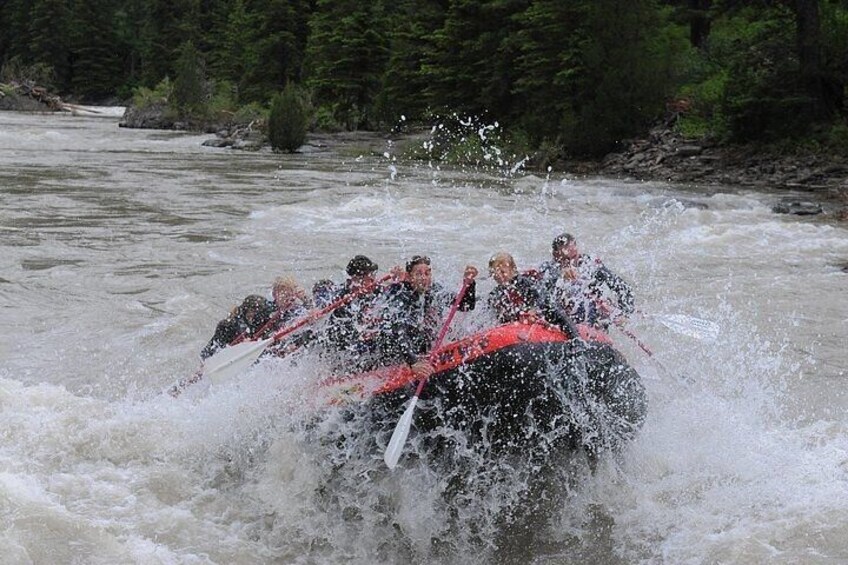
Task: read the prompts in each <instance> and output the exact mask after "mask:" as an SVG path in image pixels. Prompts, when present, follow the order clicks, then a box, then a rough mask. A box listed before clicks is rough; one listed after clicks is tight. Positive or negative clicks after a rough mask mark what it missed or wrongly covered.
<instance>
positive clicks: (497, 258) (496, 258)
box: [489, 251, 518, 271]
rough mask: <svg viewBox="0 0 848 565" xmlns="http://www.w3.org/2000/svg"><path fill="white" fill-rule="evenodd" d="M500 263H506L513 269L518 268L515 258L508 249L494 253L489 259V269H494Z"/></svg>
mask: <svg viewBox="0 0 848 565" xmlns="http://www.w3.org/2000/svg"><path fill="white" fill-rule="evenodd" d="M498 263H506V264H507V266H509V267H510V268H511V269H516V270H517V269H518V267H516V265H515V259H514V258H513V257H512V255H510V254H509V253H507V252H506V251H499V252H498V253H495V254H494V255H492V258H491V259H489V270H490V271H491V270H492V269H494V268H495V265H497V264H498Z"/></svg>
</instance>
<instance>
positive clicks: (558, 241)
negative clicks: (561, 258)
mask: <svg viewBox="0 0 848 565" xmlns="http://www.w3.org/2000/svg"><path fill="white" fill-rule="evenodd" d="M572 241H574V236H573V235H571V234H570V233H561V234H559V235H558V236H556V237H555V238H554V241H553V243H551V249H559V248H560V247H565V246H566V245H568V244H569V243H571V242H572Z"/></svg>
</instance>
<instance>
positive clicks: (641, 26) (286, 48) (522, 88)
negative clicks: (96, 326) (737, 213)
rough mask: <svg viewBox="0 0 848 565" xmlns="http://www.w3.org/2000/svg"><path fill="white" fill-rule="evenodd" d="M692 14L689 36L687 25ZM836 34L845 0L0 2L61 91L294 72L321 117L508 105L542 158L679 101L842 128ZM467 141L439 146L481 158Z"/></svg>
mask: <svg viewBox="0 0 848 565" xmlns="http://www.w3.org/2000/svg"><path fill="white" fill-rule="evenodd" d="M708 4H709V5H710V8H709V10H708V11H704V10H702V9H698V8H703V7H704V6H706V5H708ZM814 5H815V7H816V8H818V11H819V21H820V23H821V26H820V49H813V50H806V51H805V50H802V49H800V48H799V45H801V44H802V43H801V42H799V41H798V38H797V37H796V35H797V33H798V30H799V29H803V26H802V27H799V26H798V23H799V22H803V21H807V20H804V19H802V18H800V14H802V13H806V12H802V11H801V10H802V9H804V8H810V7H812V6H814ZM693 8H695V9H694V10H693ZM704 18H708V19H709V26H708V28H707V27H703V26H702V27H700V28H699V30H700V31H699V32H698V34H699V35H698V37H699V43H698V47H697V48H693V47H692V46H690V45H689V42H688V36H689V31H690V30H691V29H692V28H690V24H693V23H696V20H697V22H698V23H699V24H703V23H705V21H706V20H705V19H704ZM707 30H708V33H707ZM809 37H810V38H811V39H813V40H815V39H816V36H815V34H813V33H811V34H810V36H809ZM188 46H192V47H193V52H191V53H189V49H188ZM811 51H812V52H814V53H819V52H820V53H821V61H820V62H818V61H817V60H815V57H811V56H810V55H809V53H810V52H811ZM846 53H848V4H846V3H845V2H823V1H819V2H813V0H805V1H804V2H786V1H781V2H775V1H766V0H758V1H756V2H739V1H737V0H734V1H729V0H715V1H713V2H708V1H705V0H700V1H698V2H691V1H686V2H684V1H683V0H677V1H674V2H670V1H667V0H569V1H563V0H394V1H393V2H388V1H387V0H376V1H375V2H359V1H357V0H203V1H200V0H120V1H119V0H5V1H4V2H0V61H2V62H3V63H4V68H5V69H6V70H5V71H4V73H5V74H6V75H15V76H16V77H18V78H23V79H25V80H29V81H31V82H35V83H37V84H40V85H42V86H48V87H51V86H53V87H55V88H57V89H59V91H60V92H59V94H63V95H64V94H73V95H76V96H81V97H84V98H90V99H102V98H104V97H110V96H113V95H114V94H115V93H118V95H119V96H121V97H124V96H126V95H127V93H129V92H133V93H134V95H133V97H134V98H135V99H136V100H137V101H138V102H140V103H141V104H151V103H154V101H158V102H159V103H162V101H163V100H168V101H170V103H171V104H173V105H174V110H172V111H173V112H179V114H181V117H182V118H183V119H189V121H192V120H195V123H196V120H202V119H214V120H216V121H219V120H221V119H225V118H227V117H232V116H234V115H236V114H238V113H239V110H238V109H237V106H238V105H239V104H245V103H246V102H250V103H254V104H252V105H251V106H250V110H246V112H247V113H248V114H250V113H251V112H254V111H255V110H256V109H257V108H258V106H260V105H263V104H267V103H268V102H269V100H270V98H271V97H272V96H273V95H274V94H275V93H278V92H280V91H281V90H282V89H283V88H284V87H285V86H286V85H288V84H290V83H296V84H304V85H306V86H308V87H309V89H310V92H311V95H312V98H313V99H314V100H315V102H316V104H317V106H318V110H317V112H316V115H315V118H314V119H315V122H316V123H317V125H318V127H319V128H321V129H323V130H327V131H338V130H343V129H351V130H352V129H358V128H369V129H374V128H383V129H389V128H392V127H395V126H396V125H397V124H398V123H401V121H400V118H401V116H404V117H405V119H404V120H403V121H402V123H403V124H409V125H413V126H414V125H419V124H422V123H425V122H426V120H428V119H429V116H431V115H432V113H434V112H439V113H441V114H445V115H448V114H450V113H451V112H457V113H459V114H460V115H474V116H481V118H480V119H481V120H485V121H486V122H490V123H494V122H495V121H496V120H497V121H499V122H500V123H503V124H505V128H506V129H508V131H509V132H510V134H511V138H512V139H521V140H522V141H521V144H522V145H524V146H528V147H534V148H540V147H541V148H545V150H544V151H543V152H542V153H546V154H549V155H550V159H549V160H553V159H555V158H557V157H555V156H559V155H560V154H567V155H573V156H576V155H586V154H591V155H595V154H601V153H604V152H606V151H608V150H610V149H614V148H615V147H616V146H617V145H618V144H619V143H620V142H621V141H622V140H626V139H628V138H631V137H633V136H635V135H639V134H640V133H642V132H644V131H645V129H646V128H647V127H648V126H649V125H650V124H652V122H654V121H655V120H656V119H658V118H659V117H661V116H662V115H663V113H664V111H665V108H666V104H665V103H666V102H667V101H671V103H672V104H675V103H676V102H677V101H679V100H685V101H686V105H687V107H686V109H685V111H684V112H682V113H681V114H680V119H679V120H678V122H677V128H678V129H679V130H680V131H681V132H682V133H684V134H685V135H687V136H712V137H715V138H719V139H723V140H743V141H744V140H757V141H760V140H766V141H768V140H779V139H782V138H786V139H793V140H797V139H815V140H816V141H815V142H816V143H820V144H822V146H823V147H824V146H827V145H829V144H830V143H831V142H830V141H827V139H825V138H827V137H828V136H835V138H838V137H839V135H838V131H839V129H838V128H836V127H835V128H834V129H833V131H834V132H837V133H833V134H825V133H823V132H825V131H828V126H829V125H831V124H828V123H816V120H817V119H818V118H821V117H822V115H823V114H824V115H826V112H822V108H823V107H824V108H825V109H826V110H827V111H829V112H835V114H833V122H834V123H839V121H840V120H842V121H844V119H845V117H846V109H845V106H846V104H845V102H846V100H845V98H846V96H848V93H846V90H845V86H846V84H848V65H846V64H845V57H846V55H845V54H846ZM204 61H208V63H209V66H208V68H206V67H205V65H204ZM810 61H812V62H810ZM207 71H208V72H207ZM168 76H170V77H172V78H173V83H165V85H166V86H167V88H165V87H163V85H162V81H163V79H165V78H166V77H168ZM207 78H208V79H209V80H208V81H207ZM7 80H8V79H7ZM155 85H159V86H156V87H155V88H154V86H155ZM210 85H216V86H215V87H214V91H213V89H212V88H211V86H210ZM145 87H146V88H145ZM817 87H821V88H819V89H818V90H817ZM165 90H167V92H165ZM476 143H477V141H475V140H474V138H473V136H470V137H468V138H466V139H465V141H464V142H462V143H456V144H455V145H454V146H453V149H452V150H451V151H448V152H445V153H444V156H445V157H446V158H449V159H450V158H456V159H457V160H460V161H466V162H477V161H480V162H481V163H484V162H485V158H484V157H482V156H481V155H483V154H482V153H480V151H481V148H479V147H476V146H475V144H476ZM504 143H505V142H504ZM834 143H836V144H837V145H838V142H834ZM546 159H548V158H546Z"/></svg>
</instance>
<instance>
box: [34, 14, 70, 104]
mask: <svg viewBox="0 0 848 565" xmlns="http://www.w3.org/2000/svg"><path fill="white" fill-rule="evenodd" d="M68 16H69V13H68V10H67V9H66V2H65V0H34V1H33V3H32V7H31V11H30V20H29V30H30V31H29V37H30V40H29V46H30V54H31V57H32V59H31V61H32V62H33V63H35V64H42V65H44V66H46V67H49V68H50V69H51V70H52V75H53V79H54V80H53V83H52V84H45V85H42V86H46V87H49V88H54V89H58V90H60V91H65V90H66V89H67V88H68V86H69V84H70V67H71V65H70V60H69V47H70V40H69V37H68V33H67V29H68V25H67V22H68Z"/></svg>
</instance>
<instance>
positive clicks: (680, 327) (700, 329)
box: [654, 314, 721, 341]
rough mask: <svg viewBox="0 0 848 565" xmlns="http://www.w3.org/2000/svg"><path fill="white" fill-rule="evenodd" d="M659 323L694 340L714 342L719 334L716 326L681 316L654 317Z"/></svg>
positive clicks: (709, 322)
mask: <svg viewBox="0 0 848 565" xmlns="http://www.w3.org/2000/svg"><path fill="white" fill-rule="evenodd" d="M654 317H655V318H656V319H657V321H658V322H659V323H661V324H662V325H664V326H666V327H667V328H669V329H671V330H674V331H676V332H679V333H682V334H684V335H687V336H689V337H691V338H694V339H702V340H705V341H715V340H716V339H718V334H719V333H720V332H721V328H719V326H718V324H716V323H715V322H711V321H709V320H702V319H700V318H693V317H691V316H685V315H683V314H668V315H662V316H661V315H655V316H654Z"/></svg>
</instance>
